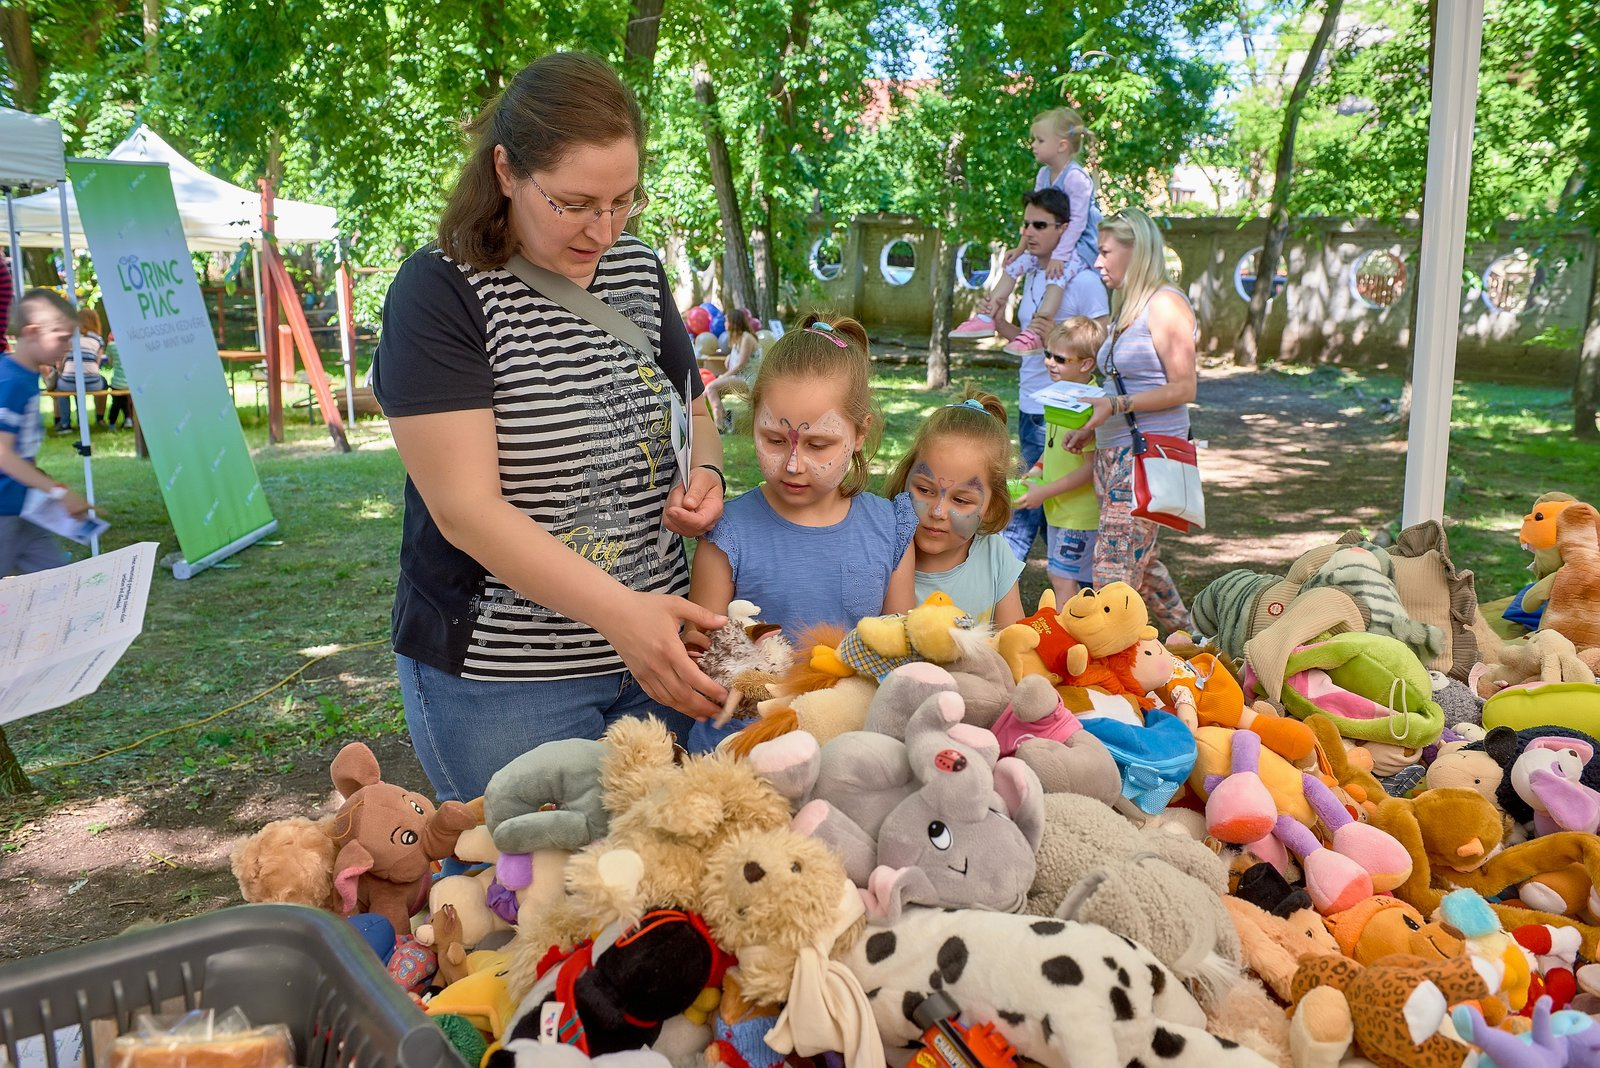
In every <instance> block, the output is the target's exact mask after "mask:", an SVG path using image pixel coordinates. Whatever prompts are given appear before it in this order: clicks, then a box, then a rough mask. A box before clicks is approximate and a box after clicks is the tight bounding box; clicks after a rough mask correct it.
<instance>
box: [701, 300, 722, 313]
mask: <svg viewBox="0 0 1600 1068" xmlns="http://www.w3.org/2000/svg"><path fill="white" fill-rule="evenodd" d="M700 307H702V308H704V309H705V310H706V314H707V315H710V316H712V317H715V316H718V315H721V314H722V309H721V308H719V307H717V306H716V305H715V304H713V303H711V302H710V301H709V300H708V301H706V302H705V303H704V304H702V305H700Z"/></svg>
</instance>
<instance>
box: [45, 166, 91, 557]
mask: <svg viewBox="0 0 1600 1068" xmlns="http://www.w3.org/2000/svg"><path fill="white" fill-rule="evenodd" d="M67 181H68V179H65V178H63V179H62V180H61V184H60V185H58V186H56V191H57V193H59V195H60V197H61V262H62V264H63V265H64V266H65V267H66V274H67V300H69V301H71V302H72V309H73V311H74V312H76V311H77V309H78V280H77V277H76V276H77V271H76V269H75V268H74V265H73V262H72V224H71V222H70V221H69V220H68V219H67ZM72 366H74V367H76V368H77V369H78V451H79V452H80V453H82V454H83V496H84V499H85V500H87V501H88V502H89V513H90V514H91V515H93V514H94V469H93V467H92V466H91V465H90V463H89V453H90V451H91V446H90V444H89V396H88V393H87V392H86V391H85V390H84V386H83V339H82V338H81V337H80V336H79V334H78V317H77V315H76V314H74V315H73V317H72ZM89 555H90V556H99V555H100V535H98V534H91V535H90V536H89Z"/></svg>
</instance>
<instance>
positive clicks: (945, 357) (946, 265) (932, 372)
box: [928, 132, 962, 389]
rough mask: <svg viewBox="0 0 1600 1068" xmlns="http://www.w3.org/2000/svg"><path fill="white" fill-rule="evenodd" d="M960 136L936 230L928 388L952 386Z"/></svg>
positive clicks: (948, 152) (949, 147) (947, 158)
mask: <svg viewBox="0 0 1600 1068" xmlns="http://www.w3.org/2000/svg"><path fill="white" fill-rule="evenodd" d="M961 144H962V141H961V134H960V133H959V132H958V133H953V134H951V135H950V141H949V143H947V144H946V145H945V147H944V187H945V189H946V190H948V191H949V192H947V193H946V194H945V203H944V218H943V219H941V220H940V223H939V228H938V229H937V230H935V231H934V242H935V246H934V255H933V335H932V336H931V337H930V338H928V388H929V389H944V388H945V387H947V386H949V385H950V319H951V313H950V309H951V307H952V305H953V304H954V303H955V288H956V247H957V239H956V238H957V234H959V233H960V229H959V227H960V225H961V218H960V215H959V214H958V212H957V210H956V198H955V190H956V188H957V187H958V185H959V184H960V182H961V169H962V167H961Z"/></svg>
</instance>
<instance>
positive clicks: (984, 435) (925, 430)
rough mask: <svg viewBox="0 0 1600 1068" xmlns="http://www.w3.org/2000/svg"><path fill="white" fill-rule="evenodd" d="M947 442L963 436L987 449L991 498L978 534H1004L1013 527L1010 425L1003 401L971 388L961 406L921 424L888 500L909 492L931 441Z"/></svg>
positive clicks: (892, 478)
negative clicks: (908, 486) (1008, 483)
mask: <svg viewBox="0 0 1600 1068" xmlns="http://www.w3.org/2000/svg"><path fill="white" fill-rule="evenodd" d="M943 437H958V438H961V439H963V440H964V441H967V442H969V443H971V444H972V445H973V446H974V447H976V448H980V449H982V450H983V458H984V465H983V483H984V486H985V487H986V488H987V489H988V490H989V496H988V499H987V500H986V501H985V502H984V505H983V522H982V524H981V525H980V526H979V527H978V533H979V534H993V533H995V532H996V531H998V530H1004V529H1005V526H1006V524H1007V523H1009V522H1011V493H1010V491H1009V490H1008V489H1007V487H1006V479H1007V478H1008V477H1010V474H1011V462H1012V461H1011V429H1010V425H1009V424H1008V423H1007V422H1006V406H1005V405H1004V404H1001V403H1000V398H999V397H996V396H995V395H994V394H993V393H985V392H983V391H982V390H980V389H978V388H976V387H974V386H970V385H969V386H968V387H967V390H966V394H965V395H964V396H963V398H962V399H961V400H960V401H958V402H957V403H955V404H946V405H945V406H944V407H942V408H935V409H934V410H933V414H931V415H929V416H928V418H926V419H924V420H923V421H922V426H921V427H919V428H918V429H917V436H916V438H914V439H913V440H912V442H911V447H910V448H908V449H907V450H906V454H905V456H904V457H902V458H901V460H900V463H899V464H898V465H896V467H895V469H894V471H892V472H891V473H890V475H889V480H888V481H887V482H886V483H884V487H883V495H884V496H885V497H896V496H899V495H900V494H902V493H904V492H905V491H906V483H908V482H910V481H911V469H912V468H913V467H915V466H916V463H917V456H918V455H919V454H920V453H921V452H922V450H923V449H924V448H926V447H927V444H928V442H930V441H932V440H934V439H936V438H943Z"/></svg>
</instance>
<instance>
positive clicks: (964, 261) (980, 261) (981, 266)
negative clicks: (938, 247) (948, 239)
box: [956, 241, 990, 289]
mask: <svg viewBox="0 0 1600 1068" xmlns="http://www.w3.org/2000/svg"><path fill="white" fill-rule="evenodd" d="M989 262H990V251H989V246H988V245H980V244H978V243H977V242H975V241H963V242H962V243H961V247H959V248H957V249H956V286H957V288H960V289H982V288H983V287H984V286H985V285H987V284H988V282H989Z"/></svg>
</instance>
